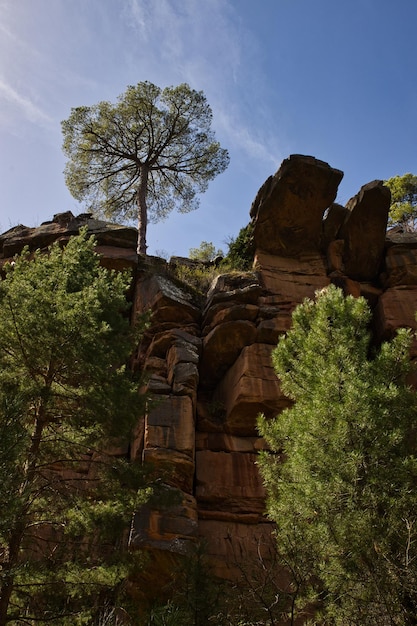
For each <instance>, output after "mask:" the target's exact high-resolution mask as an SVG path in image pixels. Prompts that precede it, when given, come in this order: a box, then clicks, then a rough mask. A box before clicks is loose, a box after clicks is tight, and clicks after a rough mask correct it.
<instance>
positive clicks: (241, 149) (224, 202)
mask: <svg viewBox="0 0 417 626" xmlns="http://www.w3.org/2000/svg"><path fill="white" fill-rule="evenodd" d="M416 24H417V2H416V0H396V2H395V3H394V2H393V0H350V1H349V2H344V1H342V0H0V189H1V199H0V231H1V232H3V231H5V230H7V229H8V228H10V227H12V226H15V225H16V224H19V223H22V224H25V225H27V226H36V225H38V224H40V223H41V222H42V221H46V220H49V219H51V218H52V216H53V214H54V213H58V212H61V211H67V210H71V211H72V212H73V213H74V214H77V213H80V212H82V211H83V206H82V205H80V204H79V203H78V202H77V201H76V200H74V199H73V198H72V197H71V195H70V194H69V192H68V191H67V189H66V187H65V182H64V176H63V173H62V172H63V169H64V166H65V158H64V155H63V153H62V150H61V144H62V136H61V127H60V122H61V120H63V119H65V118H67V117H68V116H69V114H70V111H71V107H76V106H81V105H92V104H95V103H96V102H99V101H100V100H110V101H115V100H116V98H117V96H118V95H120V94H121V93H123V92H124V91H125V89H126V87H127V86H128V85H134V84H136V83H138V82H139V81H144V80H149V81H151V82H153V83H155V84H157V85H159V86H161V87H165V86H167V85H177V84H179V83H182V82H188V83H189V84H190V85H191V87H192V88H194V89H197V90H203V91H204V93H205V95H206V97H207V100H208V102H209V103H210V105H211V107H212V110H213V114H214V120H213V127H214V130H215V132H216V136H217V138H218V139H219V141H220V142H221V144H222V145H223V146H224V147H226V148H228V150H229V153H230V157H231V162H230V165H229V168H228V169H227V170H226V172H225V173H223V174H222V175H220V176H219V177H217V178H216V179H215V180H214V181H213V182H212V183H211V184H210V186H209V190H208V191H207V192H206V193H205V194H204V195H202V196H201V197H200V208H199V209H198V210H197V211H195V212H193V213H189V214H185V215H184V214H183V215H180V214H175V213H172V214H171V215H170V217H169V218H168V219H166V220H165V221H164V222H160V223H158V224H155V225H150V227H149V231H148V246H149V248H148V253H149V254H155V253H163V254H164V255H167V256H170V255H174V254H176V255H187V254H188V251H189V249H190V248H191V247H197V246H198V245H199V244H200V243H201V241H203V240H204V241H211V242H213V243H214V244H215V246H216V247H220V248H223V249H227V246H226V244H225V241H226V240H228V239H229V238H230V237H234V236H236V235H237V233H238V232H239V229H240V228H241V227H242V226H245V225H246V224H247V223H248V221H249V210H250V206H251V203H252V201H253V199H254V197H255V195H256V192H257V191H258V189H259V187H260V185H261V184H262V183H263V182H264V180H265V179H266V178H267V177H268V176H269V175H270V174H273V173H274V172H275V171H276V170H277V168H278V167H279V165H280V163H281V161H282V160H283V159H284V158H286V157H287V156H288V155H290V154H294V153H299V154H310V155H313V156H315V157H317V158H319V159H322V160H324V161H327V162H328V163H329V164H330V165H332V166H333V167H336V168H339V169H341V170H343V171H344V173H345V176H344V179H343V181H342V183H341V185H340V188H339V196H338V201H339V202H341V203H342V204H345V203H346V202H347V200H348V199H349V198H350V197H351V196H353V195H354V194H355V193H357V192H358V190H359V189H360V187H361V186H362V185H364V184H365V183H367V182H369V181H371V180H374V179H376V178H378V179H384V178H389V177H390V176H394V175H396V174H404V173H406V172H412V173H417V51H416V45H415V27H416Z"/></svg>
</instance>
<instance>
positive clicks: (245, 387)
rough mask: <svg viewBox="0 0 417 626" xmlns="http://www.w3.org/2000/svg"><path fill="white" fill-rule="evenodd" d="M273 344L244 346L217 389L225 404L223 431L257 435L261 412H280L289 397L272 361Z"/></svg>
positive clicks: (217, 393)
mask: <svg viewBox="0 0 417 626" xmlns="http://www.w3.org/2000/svg"><path fill="white" fill-rule="evenodd" d="M271 353H272V346H270V345H266V344H259V343H254V344H253V345H251V346H248V347H246V348H244V349H243V350H242V352H241V354H240V356H239V358H238V359H237V360H236V362H235V364H234V365H233V367H231V368H230V370H229V371H228V372H227V374H226V376H225V377H224V378H223V379H222V381H221V382H220V384H219V385H218V387H217V389H216V392H215V396H214V398H215V400H217V401H218V402H222V403H223V404H224V407H225V418H224V425H223V427H224V431H225V432H226V433H230V434H232V435H240V436H248V437H250V436H254V435H256V420H257V417H258V415H259V413H264V414H265V415H267V416H275V415H277V414H278V413H279V412H280V411H281V410H282V409H283V408H285V407H287V406H289V404H290V401H289V400H288V398H287V397H286V396H284V394H283V393H282V391H281V388H280V385H279V380H278V378H277V376H276V374H275V370H274V368H273V366H272V362H271Z"/></svg>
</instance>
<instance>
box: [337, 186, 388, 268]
mask: <svg viewBox="0 0 417 626" xmlns="http://www.w3.org/2000/svg"><path fill="white" fill-rule="evenodd" d="M390 203H391V192H390V190H389V189H388V187H384V184H383V182H382V181H381V180H374V181H372V182H370V183H368V184H367V185H364V186H363V187H362V188H361V190H360V191H359V193H358V194H357V195H356V196H354V197H353V198H352V199H351V200H349V202H348V203H347V209H348V210H349V213H348V215H347V217H346V219H345V222H344V224H343V226H342V228H341V229H340V235H339V238H340V239H343V240H344V242H345V244H344V251H343V262H344V273H345V274H346V275H347V276H349V277H350V278H353V279H355V280H372V279H374V278H375V277H376V276H377V274H378V272H379V268H380V266H381V261H382V256H383V252H384V245H385V236H386V230H387V222H388V213H389V207H390Z"/></svg>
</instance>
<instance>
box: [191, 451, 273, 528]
mask: <svg viewBox="0 0 417 626" xmlns="http://www.w3.org/2000/svg"><path fill="white" fill-rule="evenodd" d="M256 458H257V456H256V454H251V453H242V452H213V451H212V450H201V451H198V452H196V491H195V494H196V498H197V501H198V507H199V509H210V510H211V511H229V512H232V513H238V514H247V513H255V514H256V515H258V516H262V515H263V513H264V510H265V490H264V487H263V483H262V479H261V477H260V475H259V471H258V468H257V466H256Z"/></svg>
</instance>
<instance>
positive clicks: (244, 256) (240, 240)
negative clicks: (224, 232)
mask: <svg viewBox="0 0 417 626" xmlns="http://www.w3.org/2000/svg"><path fill="white" fill-rule="evenodd" d="M228 247H229V249H228V252H227V255H226V257H225V259H224V263H225V264H226V265H227V266H228V267H230V268H232V269H236V270H241V271H247V270H250V269H252V265H253V257H254V253H255V250H254V244H253V224H252V223H249V224H248V225H247V226H244V227H243V228H241V229H240V231H239V234H238V236H237V237H236V238H234V239H233V238H232V239H231V240H230V241H229V243H228Z"/></svg>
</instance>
